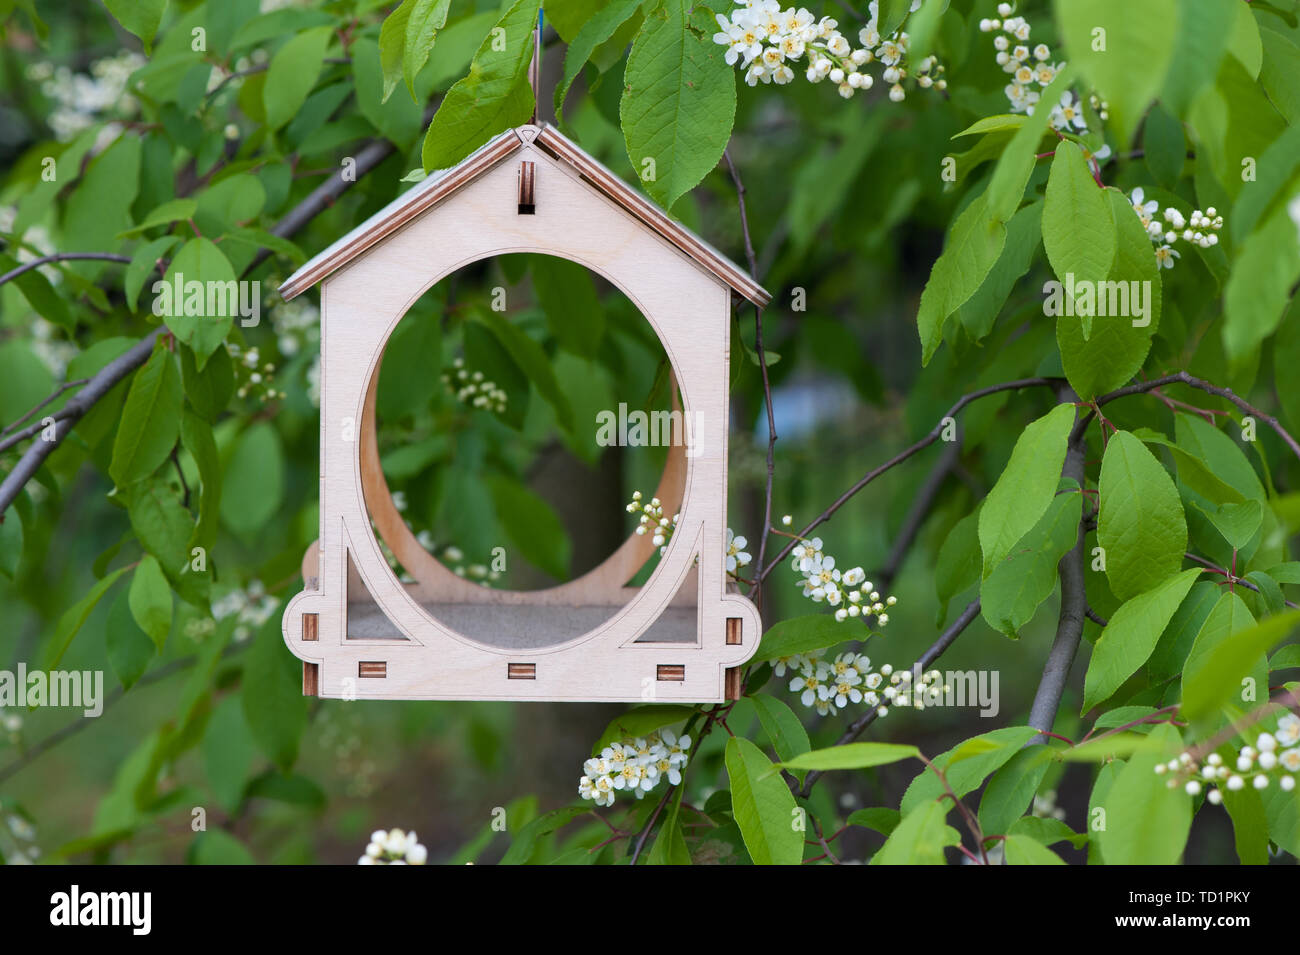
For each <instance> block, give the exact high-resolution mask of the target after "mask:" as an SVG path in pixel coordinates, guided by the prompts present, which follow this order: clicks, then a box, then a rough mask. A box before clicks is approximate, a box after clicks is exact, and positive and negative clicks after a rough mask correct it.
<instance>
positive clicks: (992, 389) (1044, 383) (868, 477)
mask: <svg viewBox="0 0 1300 955" xmlns="http://www.w3.org/2000/svg"><path fill="white" fill-rule="evenodd" d="M1059 384H1060V379H1059V378H1022V379H1020V380H1019V381H1007V382H1003V383H1002V384H1000V385H989V386H988V387H987V388H980V389H978V390H977V391H972V392H970V393H969V394H965V395H962V396H961V398H959V399H958V400H957V403H956V404H954V405H953V406H952V407H951V408H949V409H948V411H947V413H946V414H945V415H944V416H943V417H942V418H940V419H939V423H938V424H936V425H935V426H934V428H933V429H931V431H930V433H929V434H927V435H926V436H925V437H924V438H922V439H921V440H920V441H918V442H916V444H914V445H912V446H911V447H909V448H905V449H904V450H902V451H900V452H899V453H898V454H896V455H894V456H893V457H892V458H890V459H889V460H888V461H886V462H885V463H884V464H882V465H880V466H879V467H876V468H873V469H872V470H870V471H868V472H867V473H866V474H865V475H863V476H862V477H861V478H859V479H858V481H857V483H856V484H854V485H853V486H852V487H850V488H849V489H848V490H847V491H845V492H844V493H843V494H841V495H840V496H839V497H838V498H836V499H835V502H834V503H833V504H831V506H830V507H828V508H826V510H824V511H822V512H821V514H819V515H817V517H815V518H814V519H813V521H812V523H810V524H809V525H808V526H807V527H805V528H804V529H803V530H801V531H800V532H799V533H798V534H797V535H795V537H794V539H792V540H791V541H790V542H789V543H788V544H786V545H785V547H783V548H781V552H780V553H779V554H777V555H776V556H775V557H773V558H772V560H771V561H770V562H769V563H767V564H766V565H764V566H763V567H762V569H761V570H760V571H759V573H758V576H757V580H758V581H759V582H760V583H761V582H762V581H763V580H765V579H766V578H767V575H768V574H770V573H771V572H772V571H773V570H774V569H775V568H776V566H777V565H778V564H780V563H781V561H783V560H785V557H786V555H787V554H789V553H790V551H792V550H794V547H795V545H796V544H797V543H798V542H799V539H800V538H805V537H807V536H808V535H809V534H810V533H812V531H813V530H814V529H815V528H817V527H819V526H820V525H822V524H824V523H826V522H827V521H828V520H830V519H831V515H833V514H834V513H835V512H836V511H838V510H839V509H840V508H841V507H843V506H844V505H845V504H846V503H848V501H849V499H850V498H852V497H853V495H855V494H857V493H858V492H859V491H861V490H862V489H863V488H864V487H866V486H867V485H868V484H870V483H871V482H872V481H874V480H875V479H876V478H878V477H880V475H882V474H884V473H885V472H886V471H889V470H891V469H893V468H895V467H897V466H898V465H900V464H902V463H903V462H904V461H906V460H907V459H908V458H910V457H912V455H914V454H916V453H917V452H918V451H922V450H924V449H925V448H928V447H929V446H930V445H932V444H934V442H936V441H938V440H939V436H940V435H941V434H943V429H944V424H945V422H946V421H947V420H948V419H949V418H955V417H956V416H957V414H958V413H959V412H960V411H961V410H962V409H963V408H965V407H966V406H967V405H968V404H970V403H971V402H972V401H977V400H978V399H980V398H984V397H987V396H988V395H995V394H997V393H998V392H1001V391H1017V390H1019V389H1021V388H1041V387H1055V386H1057V385H1059Z"/></svg>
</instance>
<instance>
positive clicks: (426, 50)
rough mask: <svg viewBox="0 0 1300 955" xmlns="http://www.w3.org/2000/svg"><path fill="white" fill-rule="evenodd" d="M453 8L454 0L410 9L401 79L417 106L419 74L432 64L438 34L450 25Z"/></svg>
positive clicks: (425, 0)
mask: <svg viewBox="0 0 1300 955" xmlns="http://www.w3.org/2000/svg"><path fill="white" fill-rule="evenodd" d="M403 6H405V3H403ZM450 8H451V0H415V2H414V4H413V5H412V6H411V14H410V17H409V18H408V20H407V23H406V35H405V37H404V38H403V41H404V42H403V46H402V76H403V77H404V78H405V79H406V88H407V90H409V91H410V93H411V98H412V99H413V100H415V101H416V102H418V101H419V97H418V96H417V95H416V92H415V77H416V74H418V73H419V72H420V70H422V69H423V68H424V64H425V63H427V62H428V61H429V54H430V53H432V52H433V44H434V41H435V40H436V39H437V37H438V31H439V30H441V29H442V28H443V26H444V25H445V24H446V22H447V11H448V10H449V9H450ZM388 92H389V91H388V90H385V91H384V98H385V99H387V97H388Z"/></svg>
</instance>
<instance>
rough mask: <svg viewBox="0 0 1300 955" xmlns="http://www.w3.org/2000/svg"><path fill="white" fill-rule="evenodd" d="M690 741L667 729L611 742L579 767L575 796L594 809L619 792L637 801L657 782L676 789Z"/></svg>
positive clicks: (611, 800) (687, 755)
mask: <svg viewBox="0 0 1300 955" xmlns="http://www.w3.org/2000/svg"><path fill="white" fill-rule="evenodd" d="M690 748H691V738H690V737H689V736H677V735H676V734H675V733H673V732H672V731H671V730H659V731H658V732H654V733H649V734H647V735H646V736H644V737H637V738H636V739H630V740H623V741H622V742H621V743H611V744H610V745H609V746H606V747H605V748H604V749H602V750H601V751H600V755H599V756H593V757H592V758H591V759H589V760H587V761H586V762H585V763H583V764H582V778H581V779H579V780H578V795H579V796H581V797H582V798H583V799H590V800H591V801H592V802H594V803H595V804H596V805H597V806H612V805H614V797H615V795H616V794H617V793H619V792H620V791H622V792H630V793H634V794H635V795H636V798H637V799H641V798H643V797H644V796H645V794H646V793H648V792H649V791H650V790H652V789H654V788H655V786H657V785H659V783H660V782H662V781H664V780H667V781H668V783H669V784H670V785H673V786H676V785H677V784H679V783H680V782H681V781H682V770H683V769H685V768H686V761H687V759H688V758H689V754H690Z"/></svg>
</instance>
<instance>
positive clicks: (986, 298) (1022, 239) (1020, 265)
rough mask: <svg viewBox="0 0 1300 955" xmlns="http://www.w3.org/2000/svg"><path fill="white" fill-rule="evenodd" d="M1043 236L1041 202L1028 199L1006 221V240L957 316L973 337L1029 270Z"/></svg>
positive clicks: (987, 326)
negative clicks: (990, 268) (1026, 203)
mask: <svg viewBox="0 0 1300 955" xmlns="http://www.w3.org/2000/svg"><path fill="white" fill-rule="evenodd" d="M1042 239H1043V204H1042V203H1041V202H1034V203H1030V204H1029V205H1027V206H1025V207H1024V208H1023V209H1021V210H1020V211H1019V212H1017V213H1016V214H1015V215H1014V216H1012V217H1011V222H1009V223H1008V224H1007V241H1006V243H1005V244H1004V245H1003V246H1002V253H1001V254H1000V255H999V256H998V261H997V263H996V264H995V265H994V266H993V268H992V270H991V271H990V272H989V274H988V276H987V277H986V278H985V279H984V282H983V284H982V285H980V287H979V288H978V289H977V290H976V291H975V294H974V295H972V296H971V297H970V298H969V299H967V300H966V303H965V304H964V305H962V307H961V308H959V309H957V320H958V321H959V322H961V324H962V327H964V328H965V329H966V331H967V332H969V333H970V335H971V337H972V338H974V339H975V340H976V341H979V340H982V339H983V338H984V337H985V336H987V335H988V334H989V332H991V331H992V330H993V325H994V322H995V321H996V320H997V318H998V314H999V313H1000V312H1001V311H1002V309H1003V306H1005V305H1006V303H1007V298H1008V297H1009V296H1010V295H1011V292H1012V290H1013V289H1014V288H1015V287H1016V283H1017V282H1019V281H1020V280H1021V279H1022V278H1023V277H1024V275H1025V273H1026V272H1028V271H1029V269H1030V267H1031V266H1032V265H1033V264H1034V260H1035V258H1036V257H1037V254H1038V246H1039V245H1040V244H1041V242H1042Z"/></svg>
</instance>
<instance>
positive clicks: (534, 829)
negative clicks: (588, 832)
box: [501, 805, 589, 865]
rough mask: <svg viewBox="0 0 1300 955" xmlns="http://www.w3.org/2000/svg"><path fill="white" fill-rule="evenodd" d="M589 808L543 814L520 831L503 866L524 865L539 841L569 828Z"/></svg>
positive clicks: (555, 810) (505, 857) (502, 862)
mask: <svg viewBox="0 0 1300 955" xmlns="http://www.w3.org/2000/svg"><path fill="white" fill-rule="evenodd" d="M588 811H589V810H588V808H587V807H586V806H585V805H584V806H565V807H564V808H562V809H552V810H551V811H550V812H547V813H543V814H542V815H540V816H538V817H537V818H536V819H534V820H532V821H531V822H529V823H528V824H527V825H526V826H524V827H523V828H522V829H520V830H519V834H518V835H517V836H515V837H514V839H513V840H511V842H510V848H509V849H507V850H506V854H505V855H504V856H502V857H501V865H523V864H525V863H526V862H528V860H529V859H530V858H531V857H532V855H533V850H534V849H535V848H536V847H537V840H538V839H540V838H541V837H542V836H545V835H549V834H550V833H552V832H554V831H555V830H556V829H559V828H561V827H563V826H567V825H568V824H569V823H571V822H572V821H573V820H574V819H577V818H578V817H579V816H582V815H585V814H586V813H587V812H588Z"/></svg>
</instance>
